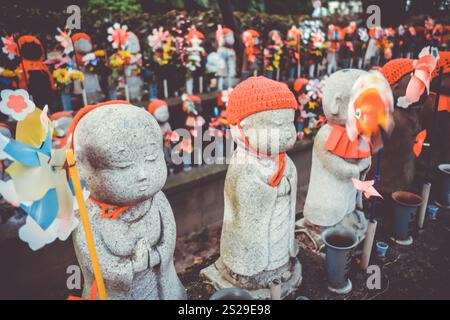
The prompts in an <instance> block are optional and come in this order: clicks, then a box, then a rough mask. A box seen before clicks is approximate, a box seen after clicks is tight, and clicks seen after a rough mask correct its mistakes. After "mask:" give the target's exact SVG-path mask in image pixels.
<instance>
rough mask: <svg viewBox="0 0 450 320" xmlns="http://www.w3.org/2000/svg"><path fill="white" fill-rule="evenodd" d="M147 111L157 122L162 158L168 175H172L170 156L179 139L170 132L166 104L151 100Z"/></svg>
mask: <svg viewBox="0 0 450 320" xmlns="http://www.w3.org/2000/svg"><path fill="white" fill-rule="evenodd" d="M147 111H148V112H150V113H151V114H152V115H153V117H155V119H156V121H158V124H159V128H160V129H161V133H162V137H163V148H164V158H165V159H166V164H167V167H168V168H169V173H170V174H172V173H173V172H174V166H173V163H172V160H171V156H170V155H171V151H172V147H173V143H174V142H176V141H178V139H179V137H178V135H177V134H176V133H175V132H174V131H172V127H171V126H170V123H169V117H170V114H169V107H168V106H167V102H166V101H164V100H153V101H151V102H150V103H149V104H148V106H147Z"/></svg>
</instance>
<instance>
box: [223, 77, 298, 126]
mask: <svg viewBox="0 0 450 320" xmlns="http://www.w3.org/2000/svg"><path fill="white" fill-rule="evenodd" d="M275 109H297V101H296V100H295V96H294V94H293V93H292V92H291V90H289V88H288V86H287V85H286V84H285V83H282V82H278V81H275V80H270V79H268V78H266V77H262V76H259V77H250V78H248V79H247V80H244V81H242V82H241V83H240V84H238V85H237V86H236V88H234V89H233V91H232V92H231V93H230V95H229V97H228V105H227V109H226V110H227V116H228V121H229V123H230V124H233V125H234V124H237V123H238V122H239V121H241V120H242V119H244V118H246V117H248V116H249V115H252V114H254V113H258V112H261V111H268V110H275Z"/></svg>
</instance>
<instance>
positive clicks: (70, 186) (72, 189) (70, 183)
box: [68, 178, 86, 196]
mask: <svg viewBox="0 0 450 320" xmlns="http://www.w3.org/2000/svg"><path fill="white" fill-rule="evenodd" d="M68 183H69V188H70V191H71V192H72V195H73V196H75V188H74V187H73V182H72V178H69V181H68ZM80 183H81V189H84V186H85V185H86V183H85V182H84V179H81V180H80Z"/></svg>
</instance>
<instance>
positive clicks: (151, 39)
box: [147, 27, 170, 51]
mask: <svg viewBox="0 0 450 320" xmlns="http://www.w3.org/2000/svg"><path fill="white" fill-rule="evenodd" d="M168 37H170V33H169V31H167V30H166V31H164V29H163V27H160V28H159V29H156V28H154V29H153V31H152V34H151V35H149V36H148V38H147V41H148V45H149V46H150V48H152V50H153V51H156V50H157V49H160V48H162V47H163V45H164V41H165V40H166V39H167V38H168Z"/></svg>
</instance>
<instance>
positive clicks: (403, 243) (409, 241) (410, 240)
mask: <svg viewBox="0 0 450 320" xmlns="http://www.w3.org/2000/svg"><path fill="white" fill-rule="evenodd" d="M391 240H392V241H394V242H395V243H396V244H399V245H401V246H410V245H412V244H413V237H411V236H409V237H408V239H406V240H397V239H395V238H393V237H392V238H391Z"/></svg>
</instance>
